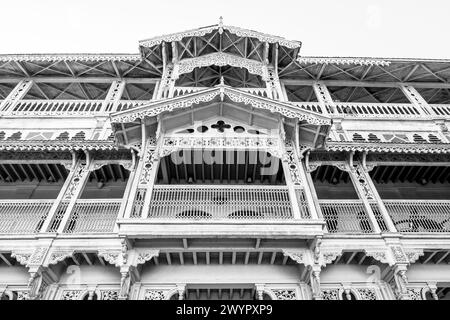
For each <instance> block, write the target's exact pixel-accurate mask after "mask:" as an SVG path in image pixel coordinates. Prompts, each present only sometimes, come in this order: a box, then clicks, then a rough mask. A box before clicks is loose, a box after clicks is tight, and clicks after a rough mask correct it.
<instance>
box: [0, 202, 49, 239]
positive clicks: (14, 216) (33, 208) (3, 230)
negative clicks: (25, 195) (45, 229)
mask: <svg viewBox="0 0 450 320" xmlns="http://www.w3.org/2000/svg"><path fill="white" fill-rule="evenodd" d="M53 201H54V200H22V199H20V200H0V234H30V233H38V232H39V231H40V230H41V227H42V224H43V223H44V221H45V218H46V217H47V214H48V212H49V211H50V208H51V207H52V203H53Z"/></svg>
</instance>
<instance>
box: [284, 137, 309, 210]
mask: <svg viewBox="0 0 450 320" xmlns="http://www.w3.org/2000/svg"><path fill="white" fill-rule="evenodd" d="M282 148H283V155H284V156H283V159H282V161H281V164H282V166H283V172H284V176H285V179H286V185H287V187H288V191H289V198H290V199H291V205H292V212H293V216H294V219H302V218H306V217H304V215H303V217H302V212H301V211H300V202H299V200H301V199H299V196H298V194H299V195H300V197H301V195H303V194H304V192H303V190H304V189H303V184H304V180H302V178H301V174H300V165H299V162H298V159H297V154H296V152H295V148H294V147H293V144H292V142H288V143H287V144H286V146H282Z"/></svg>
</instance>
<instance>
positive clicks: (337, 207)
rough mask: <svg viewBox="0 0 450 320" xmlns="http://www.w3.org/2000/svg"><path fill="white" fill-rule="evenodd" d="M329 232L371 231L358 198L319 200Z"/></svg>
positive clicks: (362, 205)
mask: <svg viewBox="0 0 450 320" xmlns="http://www.w3.org/2000/svg"><path fill="white" fill-rule="evenodd" d="M319 203H320V207H321V209H322V214H323V217H324V219H325V222H326V225H327V229H328V232H330V233H371V232H373V231H374V229H373V226H372V224H371V222H370V219H369V216H368V214H367V212H366V210H365V208H364V204H363V202H362V201H360V200H319Z"/></svg>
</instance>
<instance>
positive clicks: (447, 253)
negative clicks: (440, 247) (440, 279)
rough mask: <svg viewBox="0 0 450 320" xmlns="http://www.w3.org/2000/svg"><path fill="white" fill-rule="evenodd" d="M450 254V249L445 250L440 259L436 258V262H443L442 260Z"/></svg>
mask: <svg viewBox="0 0 450 320" xmlns="http://www.w3.org/2000/svg"><path fill="white" fill-rule="evenodd" d="M449 254H450V251H447V252H445V253H444V254H443V255H442V256H441V257H440V258H439V259H438V260H436V264H438V263H441V262H442V261H444V260H445V258H447V257H448V255H449Z"/></svg>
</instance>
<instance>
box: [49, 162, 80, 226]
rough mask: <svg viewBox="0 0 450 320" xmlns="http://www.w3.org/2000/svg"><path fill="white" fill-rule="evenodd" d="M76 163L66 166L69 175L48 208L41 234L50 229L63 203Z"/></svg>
mask: <svg viewBox="0 0 450 320" xmlns="http://www.w3.org/2000/svg"><path fill="white" fill-rule="evenodd" d="M77 165H78V163H75V165H70V166H66V169H68V170H69V174H68V175H67V178H66V180H65V181H64V184H63V186H62V188H61V190H60V191H59V193H58V197H57V198H56V200H55V201H54V202H53V204H52V207H51V208H50V211H49V213H48V215H47V218H46V219H45V221H44V224H43V225H42V227H41V231H40V232H41V233H45V232H48V231H49V230H48V228H49V227H50V223H51V222H52V221H53V219H54V217H55V215H56V214H57V212H58V208H59V207H60V205H61V203H62V202H63V198H64V195H65V194H66V192H67V189H68V188H69V186H70V185H71V184H72V182H73V178H74V175H75V169H76V168H77Z"/></svg>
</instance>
